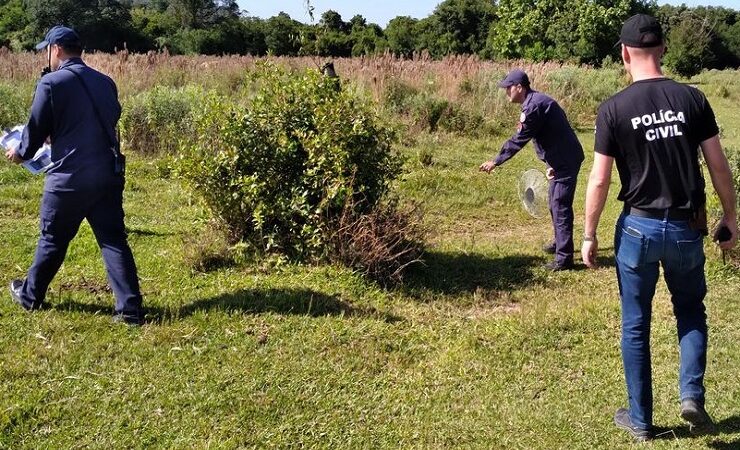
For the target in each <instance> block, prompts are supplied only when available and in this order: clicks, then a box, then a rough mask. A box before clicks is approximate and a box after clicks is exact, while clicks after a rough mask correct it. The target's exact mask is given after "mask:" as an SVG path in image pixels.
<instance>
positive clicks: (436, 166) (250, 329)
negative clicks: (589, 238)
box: [0, 91, 740, 449]
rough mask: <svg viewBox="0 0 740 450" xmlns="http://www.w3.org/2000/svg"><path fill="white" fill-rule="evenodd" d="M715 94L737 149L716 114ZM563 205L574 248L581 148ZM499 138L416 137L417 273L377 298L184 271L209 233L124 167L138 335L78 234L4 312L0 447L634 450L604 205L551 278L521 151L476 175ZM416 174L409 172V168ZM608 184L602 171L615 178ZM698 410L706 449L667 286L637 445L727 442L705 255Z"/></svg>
mask: <svg viewBox="0 0 740 450" xmlns="http://www.w3.org/2000/svg"><path fill="white" fill-rule="evenodd" d="M737 95H738V93H737V91H732V95H731V96H729V97H727V98H717V99H715V98H713V97H712V98H711V100H712V102H713V105H714V107H715V111H716V113H717V116H718V118H719V120H720V122H721V123H723V127H724V129H725V130H727V131H726V132H725V143H726V144H727V145H728V146H734V147H735V148H740V138H739V137H738V135H737V131H736V130H737V129H738V128H739V127H740V121H739V120H738V118H737V116H736V114H735V109H736V104H735V103H734V101H735V99H736V98H737ZM579 137H580V138H581V142H582V143H583V145H584V148H585V149H586V150H587V152H586V153H587V161H586V163H585V164H584V168H583V170H582V172H581V177H580V180H579V189H578V192H577V200H576V205H577V206H576V213H577V218H576V233H575V234H576V236H579V235H580V234H581V232H582V223H583V198H584V194H585V184H586V178H587V174H588V170H589V169H590V161H591V148H592V146H593V136H592V133H582V134H580V136H579ZM503 139H504V137H502V136H499V137H486V138H485V139H468V138H460V137H450V136H447V135H421V136H419V137H418V139H416V144H415V146H414V147H411V148H405V149H403V151H404V152H405V153H406V154H407V155H408V157H409V161H408V164H407V165H408V168H409V172H408V173H407V175H405V176H404V179H403V180H402V181H401V182H400V183H399V186H398V188H399V190H400V192H401V193H402V196H403V197H404V198H408V199H414V200H418V201H420V202H422V203H423V204H424V207H425V211H426V218H427V225H428V227H429V229H430V249H429V253H428V254H427V256H426V258H425V259H426V263H425V265H424V266H418V267H416V268H414V269H413V270H412V271H411V272H410V273H409V275H408V278H407V280H406V283H405V284H404V285H403V286H401V287H398V288H396V289H393V290H383V289H380V288H379V287H377V286H376V285H374V284H372V283H369V282H367V281H365V280H363V279H362V278H360V277H359V276H357V275H355V274H353V273H351V272H350V271H348V270H345V269H341V268H337V267H330V266H320V267H305V266H295V265H291V264H285V263H281V262H280V261H267V262H256V263H251V264H229V263H228V261H226V262H225V263H224V264H220V265H217V266H215V268H214V269H213V270H211V271H209V272H206V273H198V272H194V271H193V270H192V269H191V265H192V260H193V255H194V254H197V252H198V249H199V248H200V246H207V244H208V243H209V242H216V243H215V244H214V245H216V246H217V239H216V238H215V237H214V236H215V232H214V230H213V225H212V224H211V221H210V217H209V215H208V213H207V211H206V210H205V209H204V208H203V207H202V205H201V204H200V203H199V202H198V201H197V199H195V198H193V197H192V196H191V195H190V194H189V193H188V191H187V189H186V188H184V187H183V186H181V185H180V184H179V183H178V182H177V181H176V180H173V179H169V178H166V177H163V174H164V173H165V171H162V170H161V169H160V167H159V166H161V165H162V164H163V163H162V162H158V161H153V160H147V159H143V158H139V157H136V156H135V155H131V158H130V159H131V167H130V169H129V180H128V185H127V190H126V194H125V207H126V212H127V226H128V228H129V231H130V243H131V245H132V247H133V250H134V254H135V256H136V259H137V263H138V265H139V271H140V278H141V281H142V288H143V291H144V294H145V303H146V305H147V307H148V308H149V319H150V322H151V323H149V324H148V325H146V326H144V327H142V328H140V329H129V328H126V327H124V326H116V325H113V324H111V322H110V317H109V314H110V311H111V309H112V303H113V300H112V296H111V294H110V292H109V291H108V290H107V289H106V280H105V273H104V271H103V268H102V261H101V257H100V253H99V250H98V249H97V247H96V245H95V241H94V238H93V236H92V233H91V231H90V229H89V227H88V226H87V225H84V226H83V227H82V229H81V231H80V233H79V235H78V237H77V238H76V239H75V241H73V243H72V245H71V247H70V250H69V253H68V256H67V259H66V262H65V264H64V266H63V267H62V270H61V271H60V273H59V275H58V276H57V278H56V279H55V281H54V283H53V284H52V287H51V290H50V295H49V300H50V305H51V308H50V309H49V310H45V311H41V312H37V313H33V314H27V313H24V312H22V311H21V310H19V309H18V308H17V307H16V306H15V305H13V304H12V303H11V302H10V301H9V298H8V297H9V296H8V295H7V294H3V295H2V296H3V297H4V301H2V302H0V329H1V330H2V331H1V332H0V349H1V350H0V448H8V449H19V448H243V447H257V448H275V447H277V448H283V447H312V448H313V447H318V448H458V447H462V448H486V449H488V448H523V449H531V448H547V449H551V448H568V449H571V448H584V449H585V448H605V449H615V448H631V447H633V444H631V441H630V440H629V439H628V437H627V435H626V434H625V433H623V432H621V431H619V430H617V429H616V428H615V427H614V425H613V423H612V415H613V412H614V410H615V409H616V408H617V407H620V406H624V404H625V402H626V394H625V388H624V382H623V376H622V368H621V359H620V351H619V336H620V311H619V302H618V293H617V285H616V276H615V274H614V268H613V266H612V265H611V261H612V249H611V242H610V241H611V239H610V236H611V234H612V231H611V230H612V227H613V225H614V221H615V219H616V217H617V215H618V212H619V207H620V205H621V204H618V203H617V202H616V200H614V198H615V197H616V193H617V186H616V185H615V186H613V187H612V191H611V193H610V197H611V200H610V201H609V205H608V210H607V211H606V213H605V215H604V218H603V219H602V224H601V226H600V228H599V235H600V236H601V244H602V247H604V250H603V252H602V261H603V263H604V266H603V267H602V268H600V269H598V270H594V271H586V270H579V271H574V272H568V273H557V274H550V273H547V272H546V271H544V270H542V269H541V268H540V265H541V264H542V263H544V262H546V258H545V256H544V255H542V254H541V252H540V250H539V247H540V246H541V244H542V243H544V242H545V241H546V240H548V239H549V236H550V235H551V224H550V222H549V220H548V219H546V218H545V219H541V220H539V219H533V218H531V217H529V216H528V215H527V214H526V213H525V212H523V210H522V209H521V207H520V205H519V200H518V198H517V194H516V182H517V180H518V177H519V176H520V174H521V172H522V171H523V170H524V169H526V168H530V167H537V168H541V163H539V162H537V161H536V160H535V158H534V152H533V150H532V149H531V147H528V148H526V149H524V150H523V151H522V152H521V153H520V154H519V155H517V157H515V158H514V159H513V160H511V161H510V162H509V163H507V164H506V165H505V166H503V167H501V168H500V169H497V170H496V171H495V172H494V173H493V174H491V175H488V176H487V175H484V174H481V173H478V172H477V167H478V165H479V164H480V163H481V162H482V161H484V160H485V159H487V158H489V157H490V156H492V155H493V153H494V152H496V151H497V150H498V146H499V145H500V143H501V142H502V141H503ZM421 151H424V152H430V153H431V154H432V155H433V161H434V163H433V164H432V165H431V166H430V167H422V166H421V165H420V164H419V162H418V156H417V155H418V153H419V152H421ZM616 182H617V178H616V177H615V183H616ZM41 190H42V180H41V179H39V178H35V177H32V176H30V175H27V174H25V173H24V172H23V171H21V170H20V169H18V168H15V167H10V166H8V165H6V164H2V165H0V230H2V231H0V249H1V250H0V251H1V252H2V253H0V255H1V256H0V270H2V273H4V274H5V279H6V281H4V282H7V281H9V279H10V278H12V277H20V276H22V275H23V274H24V272H25V270H26V269H27V267H28V265H29V264H30V262H31V260H32V257H33V250H34V247H35V241H36V239H37V237H38V225H37V221H38V204H39V198H40V195H41ZM707 253H708V273H709V278H710V282H709V283H710V292H709V295H708V297H707V300H706V303H707V308H708V313H709V317H710V326H711V336H710V353H709V363H708V371H707V379H706V383H707V388H708V408H709V410H710V413H711V414H712V415H713V416H714V418H715V419H716V420H717V422H718V424H719V427H718V428H719V434H717V435H715V436H698V437H696V436H691V435H689V433H688V430H687V428H686V427H685V426H684V425H683V423H682V422H681V420H680V418H679V417H678V387H677V370H678V349H677V345H676V339H677V338H676V335H675V323H674V322H675V321H674V319H673V316H672V312H671V308H670V301H669V296H668V293H667V290H666V288H665V286H664V285H663V284H661V285H660V286H659V289H658V293H657V294H656V297H655V308H654V310H655V311H654V315H653V371H654V391H655V422H656V425H658V426H661V427H667V428H668V429H670V430H671V431H670V432H669V433H668V434H667V435H666V436H665V439H662V440H659V441H656V442H653V443H650V444H648V445H647V447H649V448H656V449H669V448H670V449H673V448H686V449H689V448H691V449H693V448H718V449H730V448H738V447H739V446H740V378H739V377H738V376H737V374H738V373H740V349H739V347H738V345H737V342H738V341H740V325H738V324H740V316H739V315H738V314H739V313H738V311H740V294H739V293H738V291H739V289H738V286H739V284H738V283H739V282H740V274H738V273H737V272H734V271H732V270H728V269H725V268H722V267H721V262H720V261H719V255H718V252H717V251H716V250H714V248H713V246H712V245H711V244H709V243H708V244H707Z"/></svg>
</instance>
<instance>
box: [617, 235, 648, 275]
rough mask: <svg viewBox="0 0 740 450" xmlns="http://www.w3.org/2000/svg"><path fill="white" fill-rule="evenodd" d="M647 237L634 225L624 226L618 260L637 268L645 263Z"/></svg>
mask: <svg viewBox="0 0 740 450" xmlns="http://www.w3.org/2000/svg"><path fill="white" fill-rule="evenodd" d="M647 244H648V243H647V239H646V238H645V236H644V235H643V234H642V233H641V232H640V231H638V230H636V229H634V228H632V227H625V228H622V236H621V237H620V242H619V250H618V251H617V261H619V263H620V264H624V265H625V266H627V267H630V268H632V269H636V268H638V267H640V266H641V265H643V264H644V262H645V255H646V254H647Z"/></svg>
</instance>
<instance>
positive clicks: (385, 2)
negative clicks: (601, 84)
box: [238, 0, 740, 27]
mask: <svg viewBox="0 0 740 450" xmlns="http://www.w3.org/2000/svg"><path fill="white" fill-rule="evenodd" d="M440 1H441V0H311V4H312V5H313V6H314V8H315V14H314V16H315V17H314V18H315V20H316V21H317V22H318V20H319V19H320V18H321V14H322V13H323V12H324V11H326V10H328V9H333V10H334V11H337V12H339V14H341V15H342V19H344V20H345V21H348V20H349V19H351V18H352V16H354V15H355V14H362V15H363V16H364V17H365V18H366V19H367V20H368V22H375V23H377V24H378V25H380V26H383V27H385V25H386V24H387V23H388V21H389V20H391V19H392V18H394V17H396V16H411V17H415V18H423V17H426V16H428V15H429V14H431V13H432V11H433V10H434V8H435V7H436V6H437V4H439V3H440ZM238 3H239V5H240V6H241V8H242V9H244V10H246V11H247V12H248V13H249V15H251V16H257V17H262V18H268V17H272V16H274V15H276V14H277V13H279V12H280V11H284V12H286V13H288V14H290V17H292V18H294V19H296V20H298V21H300V22H305V23H308V22H310V19H309V17H308V13H307V12H306V8H305V2H304V1H303V0H238ZM658 3H659V4H665V3H670V4H673V5H680V4H682V3H685V4H686V5H688V6H697V5H705V6H725V7H728V8H735V9H738V8H740V0H683V1H681V0H667V1H666V0H659V1H658Z"/></svg>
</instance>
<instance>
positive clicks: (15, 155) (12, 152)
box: [5, 149, 23, 164]
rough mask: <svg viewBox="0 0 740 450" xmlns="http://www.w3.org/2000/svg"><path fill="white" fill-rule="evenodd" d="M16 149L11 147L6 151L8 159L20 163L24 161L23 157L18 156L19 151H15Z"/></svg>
mask: <svg viewBox="0 0 740 450" xmlns="http://www.w3.org/2000/svg"><path fill="white" fill-rule="evenodd" d="M15 150H16V149H10V150H8V151H7V152H5V157H6V158H7V159H8V161H10V162H12V163H15V164H20V163H22V162H23V159H21V157H20V156H18V153H16V152H15Z"/></svg>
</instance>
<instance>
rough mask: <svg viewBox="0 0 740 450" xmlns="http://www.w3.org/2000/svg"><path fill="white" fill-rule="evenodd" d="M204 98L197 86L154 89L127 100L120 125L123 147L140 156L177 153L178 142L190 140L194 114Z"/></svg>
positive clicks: (158, 87)
mask: <svg viewBox="0 0 740 450" xmlns="http://www.w3.org/2000/svg"><path fill="white" fill-rule="evenodd" d="M205 96H206V92H204V91H203V89H201V88H199V87H196V86H185V87H182V88H172V87H167V86H157V87H155V88H153V89H151V90H149V91H145V92H142V93H141V94H138V95H136V96H133V97H130V98H128V99H127V100H126V102H125V104H124V105H123V113H122V115H121V121H120V123H119V124H120V128H121V134H122V138H123V145H124V148H125V149H126V150H131V151H135V152H139V153H143V154H175V153H177V150H178V149H179V147H180V142H181V141H186V140H190V139H192V135H193V128H192V122H193V115H194V114H195V112H196V111H197V109H198V108H199V107H200V104H201V103H202V101H203V100H202V99H203V98H204V97H205Z"/></svg>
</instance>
